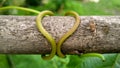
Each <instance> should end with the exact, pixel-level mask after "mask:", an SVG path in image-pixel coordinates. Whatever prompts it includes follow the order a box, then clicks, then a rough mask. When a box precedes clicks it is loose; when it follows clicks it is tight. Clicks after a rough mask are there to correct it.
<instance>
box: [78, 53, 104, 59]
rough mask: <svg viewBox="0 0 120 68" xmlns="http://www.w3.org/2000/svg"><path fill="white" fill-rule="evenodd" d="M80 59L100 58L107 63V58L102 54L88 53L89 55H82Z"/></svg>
mask: <svg viewBox="0 0 120 68" xmlns="http://www.w3.org/2000/svg"><path fill="white" fill-rule="evenodd" d="M80 57H98V58H100V59H101V60H102V61H105V57H104V56H103V55H102V54H99V53H87V54H82V55H80Z"/></svg>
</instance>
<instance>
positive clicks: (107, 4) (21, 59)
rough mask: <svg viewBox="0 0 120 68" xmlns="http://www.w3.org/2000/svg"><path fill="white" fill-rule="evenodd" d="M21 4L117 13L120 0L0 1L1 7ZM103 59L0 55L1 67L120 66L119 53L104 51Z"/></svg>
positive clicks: (6, 12)
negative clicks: (89, 0) (46, 59)
mask: <svg viewBox="0 0 120 68" xmlns="http://www.w3.org/2000/svg"><path fill="white" fill-rule="evenodd" d="M10 5H14V6H21V7H27V8H32V9H35V10H39V11H43V10H51V11H53V12H55V14H56V15H63V14H64V13H65V12H66V11H69V10H73V11H76V12H78V13H79V14H80V15H119V14H120V13H119V12H120V0H100V2H99V3H94V2H86V3H85V2H82V1H81V0H0V7H4V6H10ZM0 14H2V15H3V14H4V15H10V14H14V15H34V14H33V13H30V12H24V11H21V10H16V9H11V10H4V11H0ZM104 56H105V58H106V61H105V62H102V61H101V60H100V59H99V58H96V57H82V58H80V57H79V56H75V55H72V56H67V57H66V58H63V59H62V58H59V57H54V58H53V59H52V60H49V61H45V60H43V59H41V57H40V55H3V54H1V55H0V68H120V54H104Z"/></svg>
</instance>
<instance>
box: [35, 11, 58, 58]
mask: <svg viewBox="0 0 120 68" xmlns="http://www.w3.org/2000/svg"><path fill="white" fill-rule="evenodd" d="M45 15H53V13H52V12H51V11H42V12H40V13H39V14H38V16H37V18H36V25H37V28H38V29H39V31H40V32H41V33H42V34H43V35H44V36H45V37H46V39H47V40H48V41H49V42H50V44H51V48H52V51H51V53H50V54H49V55H48V56H45V55H42V58H43V59H45V60H49V59H52V58H53V57H54V56H55V54H56V42H55V40H54V39H53V37H52V36H51V35H50V34H49V33H48V32H47V31H46V30H45V29H44V28H43V26H42V23H41V20H42V18H43V17H44V16H45Z"/></svg>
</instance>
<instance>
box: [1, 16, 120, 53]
mask: <svg viewBox="0 0 120 68" xmlns="http://www.w3.org/2000/svg"><path fill="white" fill-rule="evenodd" d="M35 18H36V17H35V16H0V53H5V54H8V53H9V54H43V53H50V52H51V45H50V43H49V42H48V41H47V40H46V38H45V37H44V36H43V35H42V34H41V33H40V32H39V31H38V29H37V28H36V24H35ZM80 19H81V24H80V25H79V28H78V29H77V30H76V32H74V34H72V35H71V36H70V37H69V38H68V39H67V40H66V41H65V42H64V43H63V45H62V51H63V52H64V53H66V54H80V53H88V52H98V53H118V52H120V16H81V17H80ZM91 20H94V23H95V24H96V31H94V32H93V31H91V29H90V25H89V23H90V21H91ZM74 22H75V20H74V18H73V17H69V16H66V17H63V16H50V17H45V18H43V21H42V23H43V26H44V27H45V29H46V30H47V31H48V32H49V33H50V34H52V36H53V37H54V38H55V40H56V42H57V41H58V40H59V39H60V38H61V36H62V35H63V34H65V32H67V31H68V30H69V29H70V28H71V27H72V26H73V25H74Z"/></svg>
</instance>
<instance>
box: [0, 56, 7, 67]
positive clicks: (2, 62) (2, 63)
mask: <svg viewBox="0 0 120 68" xmlns="http://www.w3.org/2000/svg"><path fill="white" fill-rule="evenodd" d="M0 68H9V64H8V61H7V56H6V55H3V54H0Z"/></svg>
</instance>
